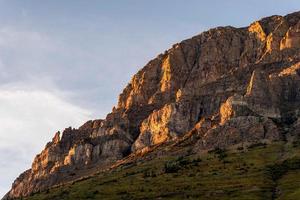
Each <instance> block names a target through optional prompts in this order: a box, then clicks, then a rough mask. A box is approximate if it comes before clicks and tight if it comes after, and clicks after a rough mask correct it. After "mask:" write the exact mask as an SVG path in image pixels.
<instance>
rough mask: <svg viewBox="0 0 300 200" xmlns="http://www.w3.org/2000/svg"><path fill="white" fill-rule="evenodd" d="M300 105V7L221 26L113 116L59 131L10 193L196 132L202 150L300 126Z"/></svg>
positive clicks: (172, 53) (183, 45)
mask: <svg viewBox="0 0 300 200" xmlns="http://www.w3.org/2000/svg"><path fill="white" fill-rule="evenodd" d="M299 106H300V12H296V13H292V14H290V15H287V16H271V17H267V18H264V19H261V20H259V21H256V22H254V23H252V24H251V25H250V26H249V27H244V28H234V27H229V26H228V27H218V28H215V29H211V30H209V31H206V32H203V33H201V34H200V35H197V36H195V37H192V38H191V39H188V40H184V41H182V42H180V43H178V44H175V45H173V47H172V48H171V49H169V50H167V51H166V52H165V53H163V54H160V55H159V56H158V57H156V58H155V59H153V60H151V61H150V62H149V63H148V64H147V65H146V66H145V67H144V68H142V69H141V70H140V71H139V72H138V73H137V74H135V75H134V76H133V78H132V80H131V81H130V83H129V84H128V85H127V86H126V88H125V89H124V90H123V92H122V93H121V94H120V96H119V102H118V105H117V106H116V108H114V109H113V111H112V112H111V113H110V114H108V115H107V117H106V119H104V120H94V121H88V122H86V123H85V124H84V125H83V126H82V127H80V128H79V129H72V128H67V129H65V130H64V131H63V133H62V136H61V137H60V133H59V132H58V133H56V134H55V136H54V138H53V140H52V141H51V142H49V143H48V144H47V145H46V147H45V149H44V150H43V151H42V152H41V153H40V154H39V155H37V156H36V158H35V159H34V161H33V164H32V168H31V169H29V170H27V171H26V172H24V173H23V174H21V175H20V176H19V178H17V179H16V181H15V182H14V183H13V186H12V189H11V190H10V191H9V193H8V194H7V196H6V197H5V198H6V199H9V198H15V197H20V196H26V195H29V194H31V193H32V192H35V191H39V190H43V189H45V188H48V187H50V186H53V185H56V184H60V183H62V182H63V181H64V180H66V179H67V180H71V179H72V178H70V177H71V175H70V173H71V174H72V173H74V172H76V171H77V170H80V169H88V168H94V167H96V166H98V167H99V166H102V165H103V166H109V165H110V164H113V163H114V162H115V161H117V160H119V159H122V158H124V157H126V156H127V155H129V154H131V153H135V152H139V151H143V149H144V148H149V147H151V146H153V145H158V144H162V143H164V142H170V141H176V140H178V139H179V138H182V137H184V136H185V135H186V134H187V133H193V134H196V135H197V136H198V137H197V138H198V140H197V142H196V143H195V149H196V150H197V151H201V150H207V149H211V148H216V147H219V148H226V147H228V146H230V145H234V144H238V143H255V142H259V141H262V140H265V141H273V140H280V139H283V138H284V137H286V135H287V134H290V135H297V134H299V133H300V129H299V127H300V125H299V124H300V123H299V120H300V119H299V108H300V107H299ZM66 177H67V178H66Z"/></svg>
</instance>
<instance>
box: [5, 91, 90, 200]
mask: <svg viewBox="0 0 300 200" xmlns="http://www.w3.org/2000/svg"><path fill="white" fill-rule="evenodd" d="M90 118H91V112H89V111H88V110H85V109H83V108H80V107H78V106H76V105H73V104H72V103H70V102H67V101H66V100H64V99H63V98H61V96H60V95H56V94H55V93H53V92H49V91H43V90H32V89H31V90H24V89H20V88H19V89H18V88H16V87H12V88H7V87H6V88H5V89H3V88H0V122H1V123H0V158H1V159H0V179H1V181H0V196H1V195H2V194H3V193H2V194H1V192H4V190H6V191H7V190H8V189H9V186H8V184H7V183H12V181H13V180H14V179H15V178H16V177H17V176H18V175H19V174H20V173H21V172H22V171H24V170H25V169H27V168H30V164H31V160H30V159H32V158H33V157H34V156H35V155H36V154H37V153H39V152H40V151H41V149H42V148H43V147H44V145H45V144H46V142H47V141H49V139H51V137H52V136H53V135H54V133H55V132H56V131H58V130H62V129H63V128H65V127H68V126H70V125H73V126H75V127H76V126H79V125H81V124H82V123H83V122H85V121H86V120H88V119H90ZM29 158H30V159H29ZM1 190H2V191H1Z"/></svg>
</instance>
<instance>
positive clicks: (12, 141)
mask: <svg viewBox="0 0 300 200" xmlns="http://www.w3.org/2000/svg"><path fill="white" fill-rule="evenodd" d="M298 10H300V1H299V0H284V1H283V0H251V1H250V0H249V1H241V0H226V1H222V0H203V1H202V0H181V1H179V0H163V1H162V0H160V1H159V0H151V1H147V0H122V1H121V0H119V1H117V0H115V1H113V0H106V1H104V0H103V1H101V0H98V1H96V0H43V1H41V0H23V1H20V0H0V196H2V195H4V193H5V192H6V191H7V190H8V189H9V187H10V185H11V183H12V181H13V180H14V179H15V178H16V177H17V175H18V174H19V173H20V172H22V171H24V170H25V169H27V168H29V167H30V164H31V162H32V159H33V157H34V155H35V154H37V153H38V152H40V151H41V150H42V148H43V147H44V145H45V144H46V142H47V141H49V140H50V139H51V137H52V136H53V134H54V132H55V131H57V130H62V129H63V128H64V127H68V126H75V127H78V126H79V125H80V124H82V123H83V122H84V121H86V120H87V119H90V118H103V117H105V114H107V113H108V112H110V111H111V108H112V106H113V105H115V104H116V103H117V96H118V94H119V93H120V92H121V91H122V88H123V87H124V86H125V85H126V84H127V82H128V81H129V80H130V78H131V76H132V75H133V74H134V73H135V72H136V71H137V70H138V69H139V68H141V67H142V66H143V65H145V64H146V63H147V61H149V60H150V59H152V58H154V57H155V56H156V55H157V54H159V53H160V52H163V51H164V50H166V49H168V48H169V47H170V46H171V45H172V44H173V43H176V42H179V41H181V40H183V39H186V38H189V37H191V36H193V35H196V34H198V33H200V32H202V31H204V30H207V29H209V28H212V27H215V26H221V25H222V26H225V25H232V26H237V27H240V26H246V25H248V24H249V23H250V22H252V21H254V20H257V19H259V18H261V17H263V16H268V15H273V14H280V15H285V14H287V13H290V12H293V11H298Z"/></svg>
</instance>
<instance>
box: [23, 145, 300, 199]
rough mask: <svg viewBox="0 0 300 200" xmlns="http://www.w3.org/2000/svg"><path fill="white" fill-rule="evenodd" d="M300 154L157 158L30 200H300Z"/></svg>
mask: <svg viewBox="0 0 300 200" xmlns="http://www.w3.org/2000/svg"><path fill="white" fill-rule="evenodd" d="M299 158H300V147H299V146H297V145H292V144H290V145H288V144H283V143H275V144H271V145H267V146H266V147H265V146H256V147H252V148H248V149H247V150H245V151H244V150H231V151H227V152H226V153H225V154H224V153H223V152H221V153H220V152H211V153H208V154H205V155H195V154H194V155H190V156H188V157H185V158H183V159H182V158H178V157H163V158H156V159H154V160H151V161H148V162H145V161H140V162H137V163H134V164H131V165H127V166H122V167H118V168H117V169H115V170H113V171H111V172H107V173H101V174H98V175H96V176H94V177H92V178H89V179H86V180H81V181H78V182H75V183H72V184H69V185H65V186H64V187H58V188H53V189H50V190H49V191H45V192H41V193H36V194H34V195H33V196H31V197H29V198H26V199H28V200H42V199H51V200H55V199H59V200H62V199H70V200H71V199H156V198H159V197H161V199H210V200H211V199H230V200H234V199H237V200H244V199H249V200H253V199H263V200H265V199H277V198H278V199H300V164H299V163H298V161H299V160H298V159H299ZM287 159H288V160H289V161H291V162H287V163H285V164H284V165H283V164H282V163H283V161H284V160H287ZM166 163H168V164H166ZM290 163H292V164H290ZM298 164H299V165H298ZM290 165H293V166H292V167H289V166H290ZM282 169H284V170H282ZM166 170H167V172H169V173H167V172H166Z"/></svg>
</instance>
